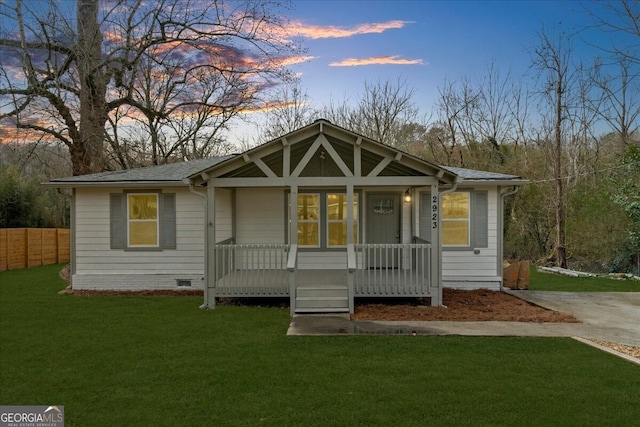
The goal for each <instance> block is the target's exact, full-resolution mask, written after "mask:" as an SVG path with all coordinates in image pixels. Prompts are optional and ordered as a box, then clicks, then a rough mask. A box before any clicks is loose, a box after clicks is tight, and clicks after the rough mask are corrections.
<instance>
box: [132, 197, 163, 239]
mask: <svg viewBox="0 0 640 427" xmlns="http://www.w3.org/2000/svg"><path fill="white" fill-rule="evenodd" d="M159 225H160V221H159V220H158V194H127V246H129V247H131V248H134V247H158V233H159Z"/></svg>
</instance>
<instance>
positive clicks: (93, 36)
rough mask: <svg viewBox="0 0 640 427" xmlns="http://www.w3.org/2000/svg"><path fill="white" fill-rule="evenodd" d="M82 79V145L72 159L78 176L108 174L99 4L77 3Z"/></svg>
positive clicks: (76, 146) (92, 0)
mask: <svg viewBox="0 0 640 427" xmlns="http://www.w3.org/2000/svg"><path fill="white" fill-rule="evenodd" d="M77 9H78V10H77V18H78V44H77V49H76V50H77V52H76V56H77V57H76V60H77V65H78V74H79V77H80V126H79V127H80V129H79V130H80V141H74V147H73V149H72V150H71V159H72V164H73V174H74V175H84V174H88V173H96V172H102V171H103V170H104V132H105V124H106V122H107V113H106V100H105V97H106V86H107V85H106V82H105V77H104V73H103V71H102V68H101V66H100V64H101V62H102V34H101V33H100V26H99V23H98V0H77Z"/></svg>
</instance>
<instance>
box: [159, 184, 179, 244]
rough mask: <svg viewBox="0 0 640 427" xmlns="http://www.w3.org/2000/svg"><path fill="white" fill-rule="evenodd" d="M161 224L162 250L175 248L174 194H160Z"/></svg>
mask: <svg viewBox="0 0 640 427" xmlns="http://www.w3.org/2000/svg"><path fill="white" fill-rule="evenodd" d="M160 196H161V197H162V204H161V206H162V222H161V224H160V226H161V229H160V235H161V236H162V244H161V247H162V248H163V249H175V248H176V195H175V194H174V193H162V194H161V195H160Z"/></svg>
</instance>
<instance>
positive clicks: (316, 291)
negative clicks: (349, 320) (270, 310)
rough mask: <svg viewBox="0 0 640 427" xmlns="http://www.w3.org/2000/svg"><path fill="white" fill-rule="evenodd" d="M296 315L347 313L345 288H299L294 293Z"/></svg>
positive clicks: (329, 286)
mask: <svg viewBox="0 0 640 427" xmlns="http://www.w3.org/2000/svg"><path fill="white" fill-rule="evenodd" d="M295 311H296V313H348V312H349V294H348V291H347V287H346V286H340V285H318V286H300V287H298V289H297V293H296V310H295Z"/></svg>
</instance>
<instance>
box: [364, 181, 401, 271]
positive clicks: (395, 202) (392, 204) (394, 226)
mask: <svg viewBox="0 0 640 427" xmlns="http://www.w3.org/2000/svg"><path fill="white" fill-rule="evenodd" d="M400 209H401V206H400V194H399V193H388V194H368V195H367V243H400V217H401V212H400ZM367 258H368V263H369V264H368V265H369V268H398V261H399V256H398V251H396V250H391V249H389V248H387V249H383V248H380V249H378V250H375V251H374V252H373V253H371V254H369V256H367Z"/></svg>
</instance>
